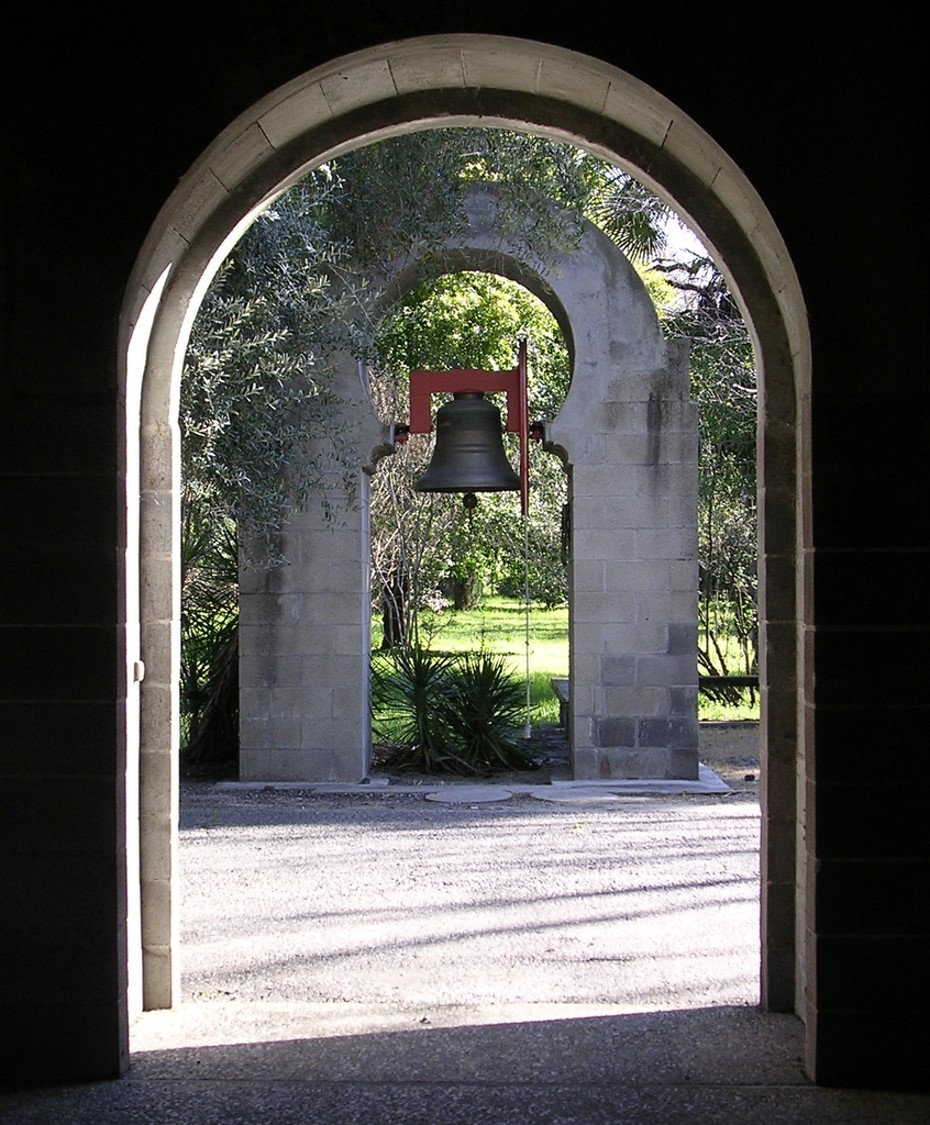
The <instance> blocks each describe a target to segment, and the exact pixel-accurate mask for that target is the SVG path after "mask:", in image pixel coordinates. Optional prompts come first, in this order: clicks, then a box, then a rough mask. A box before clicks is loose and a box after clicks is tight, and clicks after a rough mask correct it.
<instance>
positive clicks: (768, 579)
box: [123, 35, 809, 1010]
mask: <svg viewBox="0 0 930 1125" xmlns="http://www.w3.org/2000/svg"><path fill="white" fill-rule="evenodd" d="M439 121H442V122H444V123H446V124H478V123H483V124H496V125H501V126H504V127H507V128H514V129H522V130H526V131H532V132H539V133H543V134H547V135H551V136H554V137H557V138H560V139H565V140H570V141H571V142H572V143H574V144H577V145H579V147H582V148H585V149H588V150H589V151H591V152H593V153H595V154H597V155H600V156H602V157H603V158H604V159H606V160H608V161H610V162H612V163H615V164H617V165H619V166H621V167H624V168H626V169H628V170H629V171H630V172H631V173H632V174H634V175H635V176H636V177H637V178H639V179H641V180H643V181H644V182H645V183H647V184H648V186H650V187H651V188H652V189H653V190H654V191H656V193H657V194H659V195H660V196H661V197H662V198H664V199H666V200H668V201H669V202H670V203H671V204H672V205H673V206H674V207H675V209H676V210H677V211H678V212H679V213H680V214H682V215H683V216H684V217H685V218H686V219H687V221H688V223H689V224H690V225H691V226H692V227H693V228H694V229H695V230H696V231H698V232H699V233H700V234H701V236H702V238H703V239H704V240H705V242H706V244H707V245H708V246H709V247H711V248H712V249H713V252H714V255H715V258H716V260H717V262H718V264H719V266H720V268H721V270H722V271H723V273H724V275H725V276H726V278H727V280H728V283H729V284H730V287H731V291H732V292H733V294H734V295H735V297H736V299H737V300H738V302H739V304H740V307H741V310H742V312H743V315H744V317H745V319H746V321H747V323H748V324H749V325H750V328H751V331H752V333H753V338H754V343H755V347H756V355H757V361H758V369H759V375H760V382H761V395H760V418H759V463H760V467H761V489H760V499H761V503H760V526H759V536H760V562H761V582H760V588H761V590H762V597H761V601H762V605H761V607H760V609H761V613H760V620H761V645H760V648H761V654H760V658H761V679H762V724H761V753H762V758H763V763H764V766H763V769H764V777H765V788H764V795H763V815H764V823H763V847H762V853H763V877H762V882H763V886H762V904H763V969H762V996H763V1002H764V1003H765V1004H766V1006H768V1007H769V1008H771V1009H774V1010H792V1009H793V1008H794V1007H795V1004H796V997H797V996H798V995H800V993H801V990H802V988H803V984H804V981H803V971H802V966H803V950H801V949H799V948H797V947H796V941H795V935H796V934H797V933H803V924H802V920H801V916H800V908H799V909H798V910H796V906H799V905H800V907H803V900H804V886H805V873H804V872H803V871H801V870H800V869H799V862H800V860H799V859H798V858H797V855H796V848H795V839H796V835H797V832H798V810H797V807H796V799H795V790H796V779H797V772H798V769H799V768H801V767H802V766H803V744H802V742H801V739H800V734H799V730H798V721H797V713H798V682H799V677H798V674H797V659H798V657H797V651H796V647H797V646H796V637H797V635H798V630H797V623H798V621H799V620H800V618H801V613H800V607H799V605H798V593H797V582H796V575H797V557H798V550H799V546H798V544H799V531H798V529H799V527H800V526H802V525H801V519H800V517H801V513H802V512H803V511H804V510H805V504H804V502H803V501H804V491H803V481H802V479H801V478H800V477H799V472H798V466H799V465H800V464H801V458H802V453H801V446H800V428H799V420H800V419H799V411H800V410H801V409H803V408H804V404H805V402H806V387H807V383H808V353H809V347H808V339H807V333H806V324H805V317H804V307H803V301H802V298H801V294H800V291H799V288H798V284H797V280H796V277H795V275H794V271H793V268H792V266H791V263H790V260H789V258H788V255H787V252H786V250H785V247H784V244H783V242H782V239H781V237H780V235H779V233H778V231H777V230H776V228H775V226H774V224H773V222H772V220H771V218H770V216H769V215H768V213H767V211H766V209H765V207H764V205H763V204H762V202H761V200H760V199H759V198H758V197H757V196H756V194H755V192H754V191H753V189H752V187H751V185H750V184H749V183H748V181H747V180H746V178H745V177H744V176H743V174H742V173H741V172H740V171H739V169H738V168H737V167H736V166H735V165H734V164H733V162H732V161H731V160H730V159H729V158H728V157H727V155H726V154H725V153H724V152H723V151H722V150H720V149H719V148H718V146H717V145H716V144H715V142H714V141H713V140H712V139H711V138H709V137H708V136H707V135H706V134H704V133H703V131H702V130H700V129H699V128H698V127H697V126H696V125H695V124H694V123H693V122H691V121H690V120H688V119H687V117H686V116H685V115H684V114H682V113H681V112H680V111H679V110H677V108H676V107H675V106H674V105H672V104H671V103H669V102H668V101H667V100H666V99H664V98H663V97H662V96H661V95H660V94H658V93H657V92H655V91H654V90H651V89H648V88H646V87H644V86H643V85H642V84H641V83H639V82H638V81H637V80H635V79H634V78H632V77H630V76H629V75H627V74H624V73H623V72H620V71H618V70H617V69H616V68H613V67H610V66H607V65H606V64H602V63H600V62H598V61H597V60H595V59H580V58H579V57H578V56H577V55H573V54H571V53H569V52H566V51H563V50H561V49H557V48H552V47H548V46H541V45H540V44H536V43H530V42H523V41H519V40H510V39H508V40H497V39H494V38H490V37H484V36H470V35H462V36H444V37H431V38H425V39H422V40H413V41H409V42H404V43H399V44H393V45H389V46H385V47H381V48H376V49H372V50H368V51H364V52H361V53H359V54H358V55H355V56H351V57H348V58H344V59H339V60H336V61H335V62H333V63H332V64H331V65H329V66H326V67H323V68H320V69H319V70H317V71H314V72H312V73H310V74H308V75H305V76H303V77H302V78H301V79H298V80H296V81H295V82H293V83H291V84H289V85H288V86H287V87H285V88H283V89H280V90H277V91H275V92H274V93H272V94H271V95H269V96H268V97H267V98H265V99H263V101H262V102H261V103H259V104H257V105H256V106H254V107H252V109H251V110H249V111H248V112H247V113H246V114H245V115H243V117H241V118H240V119H238V120H237V121H236V122H234V123H233V124H232V125H231V126H230V127H229V129H228V130H226V132H224V134H223V135H222V136H221V137H220V138H218V140H217V142H216V143H215V145H214V146H212V147H211V149H210V150H209V151H208V152H207V153H205V154H204V155H203V157H202V158H201V160H200V161H198V163H197V165H196V166H195V167H194V168H192V170H191V172H190V173H189V175H188V176H187V177H185V179H184V181H182V183H181V184H180V185H179V187H178V189H177V191H176V192H175V193H174V195H173V196H172V197H171V199H170V200H169V201H168V203H167V204H166V206H165V208H164V209H163V211H162V213H161V215H160V216H159V218H158V219H157V221H156V223H155V225H154V227H153V228H152V231H151V232H150V235H149V238H148V240H147V242H146V244H145V246H144V248H143V251H142V253H141V255H140V257H139V260H138V262H137V266H136V269H135V271H134V274H133V278H132V280H131V283H130V286H129V290H128V293H127V300H126V307H125V315H124V333H123V343H124V345H125V346H124V359H123V369H124V372H125V377H126V388H127V394H126V402H127V419H128V427H127V443H128V448H129V464H130V466H131V465H132V464H133V451H136V450H137V452H138V465H139V469H138V477H135V476H134V475H133V474H130V478H129V496H130V508H131V509H133V508H134V507H135V505H136V501H135V497H136V496H140V497H141V504H140V505H139V555H138V567H139V575H140V580H139V581H138V583H137V582H136V580H135V575H134V573H130V574H129V575H128V581H127V586H128V588H130V589H132V588H135V587H136V586H138V588H139V590H140V606H139V618H140V634H141V647H142V654H143V661H144V664H145V680H144V681H143V690H142V699H141V715H140V721H139V753H140V762H141V770H140V775H141V780H140V799H139V808H140V850H141V856H142V859H141V865H140V866H141V905H140V913H141V925H137V927H136V934H135V935H134V937H133V939H132V941H131V945H133V946H134V947H137V945H141V947H142V951H143V952H142V958H141V971H142V993H143V997H144V1000H143V1002H144V1004H145V1006H146V1007H149V1008H155V1007H168V1006H170V1005H171V1004H172V1003H173V1002H174V1000H175V999H176V997H177V987H178V965H177V957H176V952H177V907H176V903H175V902H174V901H173V892H174V887H175V884H176V878H177V870H176V869H177V859H176V830H177V779H176V768H177V767H176V763H177V744H176V740H177V694H176V692H177V687H176V673H175V669H176V667H177V661H178V629H177V620H178V590H177V577H176V576H177V565H176V559H177V532H178V511H177V477H178V436H177V428H176V421H175V418H176V410H175V401H176V393H177V386H178V380H179V378H180V370H181V364H182V360H183V352H184V346H185V342H186V338H187V334H188V332H189V329H190V324H191V321H192V318H193V316H194V315H195V313H196V310H197V307H198V304H199V300H200V297H201V295H202V293H203V291H204V289H205V287H206V286H207V285H208V284H209V281H210V278H211V276H212V273H213V271H214V270H215V268H216V266H217V265H218V264H219V262H220V261H221V260H222V257H223V256H224V255H225V253H226V251H227V250H228V248H229V247H230V246H231V245H232V243H233V242H234V241H235V239H236V238H237V237H238V235H239V234H240V233H241V231H242V230H243V229H244V228H245V226H246V225H247V224H248V223H249V222H250V220H251V218H252V216H253V215H254V214H255V213H256V211H257V210H258V209H259V208H260V207H262V206H263V205H265V204H266V203H267V202H268V201H269V200H270V199H271V198H273V197H274V195H275V194H277V193H278V192H280V191H281V190H283V189H284V188H286V187H287V186H288V185H289V184H291V183H293V182H295V181H296V180H297V179H298V178H299V177H300V176H301V174H302V173H303V172H304V171H305V170H306V169H308V168H310V167H312V166H313V165H314V164H315V163H317V162H320V161H323V160H325V159H326V158H327V157H329V156H332V155H334V154H337V153H339V152H340V151H346V150H348V149H350V148H352V147H354V146H355V145H357V144H359V143H362V142H363V141H368V140H371V139H375V138H378V137H387V136H390V135H393V134H396V133H399V132H402V131H406V130H410V129H416V128H426V127H430V126H431V125H434V124H436V123H437V122H439ZM130 353H131V354H130ZM140 423H141V424H140ZM135 561H136V560H134V559H133V558H132V555H131V554H130V557H129V566H130V569H131V570H133V571H134V567H135ZM130 718H131V717H130ZM129 799H130V802H132V800H133V795H132V794H130V795H129Z"/></svg>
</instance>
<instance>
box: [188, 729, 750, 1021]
mask: <svg viewBox="0 0 930 1125" xmlns="http://www.w3.org/2000/svg"><path fill="white" fill-rule="evenodd" d="M740 733H741V735H742V734H743V732H740ZM750 742H751V738H750ZM751 750H752V746H751V745H750V743H748V742H747V741H746V737H743V739H742V741H740V740H739V739H735V738H733V737H732V736H731V737H729V738H728V739H727V740H726V741H721V739H719V738H718V740H717V742H716V743H715V746H714V747H713V753H708V754H706V755H702V756H703V757H704V759H705V760H706V761H707V762H708V764H710V765H711V768H713V769H715V771H716V772H718V773H719V774H720V775H721V776H724V778H725V780H727V781H728V783H730V784H731V785H733V786H734V788H733V791H732V792H731V793H729V794H726V795H724V796H675V797H616V796H607V795H604V796H603V797H595V798H587V797H586V798H584V799H579V800H578V801H569V802H566V803H550V802H548V801H544V800H540V799H539V798H538V796H537V795H535V794H530V793H518V794H514V795H513V796H511V797H510V798H509V799H508V800H505V801H498V802H491V803H480V802H475V803H473V804H472V803H470V804H455V803H453V804H446V803H438V802H434V801H432V800H429V799H427V797H426V795H425V794H419V793H413V794H409V795H405V794H396V793H393V794H392V793H390V792H387V793H385V792H384V791H383V790H382V791H379V790H372V791H371V792H366V793H364V794H360V795H351V796H343V795H340V796H335V795H321V794H314V793H312V792H310V791H302V790H274V789H265V790H228V789H221V788H218V787H216V786H214V785H210V784H185V785H184V787H183V791H182V802H181V864H182V876H183V887H184V897H183V907H182V950H183V991H184V995H185V998H187V999H189V1000H195V1001H197V1000H199V1001H217V1000H224V999H226V1000H230V1001H242V1000H264V1001H301V1002H312V1003H319V1002H336V1001H341V1002H353V1003H357V1002H364V1003H369V1004H376V1005H378V1004H383V1005H389V1006H391V1007H392V1008H393V1009H398V1008H399V1009H406V1008H410V1009H417V1010H420V1009H426V1008H429V1007H430V1006H431V1005H432V1006H439V1007H449V1006H451V1007H457V1006H461V1005H474V1004H482V1005H483V1004H492V1005H493V1004H506V1003H582V1004H609V1005H612V1006H615V1007H619V1008H621V1009H628V1010H637V1011H644V1010H655V1009H663V1008H672V1007H674V1008H693V1007H698V1006H702V1005H707V1004H754V1003H756V1002H757V1001H758V972H759V937H758V933H759V894H758V841H759V811H758V803H757V794H756V790H757V781H756V780H755V779H756V778H757V777H758V759H757V757H753V755H752V754H751V752H750V751H751ZM556 757H557V755H556ZM553 765H554V768H558V763H557V761H556V760H555V758H554V759H553ZM547 768H548V767H547ZM509 776H510V780H511V783H513V781H514V779H515V775H509ZM750 776H751V777H752V778H753V780H752V781H749V780H747V778H749V777H750ZM406 780H407V781H408V782H409V781H410V779H409V778H407V779H406ZM495 780H496V781H500V782H501V783H502V784H506V780H507V779H506V778H499V779H495ZM536 780H537V781H539V782H540V793H542V792H543V791H545V790H546V789H548V788H549V787H548V786H547V785H546V784H545V782H546V777H545V771H540V772H539V774H537V775H536Z"/></svg>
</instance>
